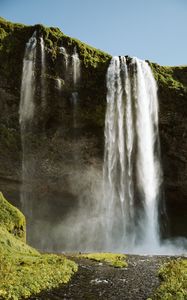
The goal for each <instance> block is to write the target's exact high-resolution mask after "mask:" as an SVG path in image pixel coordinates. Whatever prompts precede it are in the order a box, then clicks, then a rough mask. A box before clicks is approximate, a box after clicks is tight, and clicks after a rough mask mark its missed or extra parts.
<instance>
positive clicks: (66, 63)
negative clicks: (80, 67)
mask: <svg viewBox="0 0 187 300" xmlns="http://www.w3.org/2000/svg"><path fill="white" fill-rule="evenodd" d="M60 53H61V54H63V57H64V61H65V67H66V70H67V69H68V64H69V55H68V53H67V51H66V49H65V48H64V47H60Z"/></svg>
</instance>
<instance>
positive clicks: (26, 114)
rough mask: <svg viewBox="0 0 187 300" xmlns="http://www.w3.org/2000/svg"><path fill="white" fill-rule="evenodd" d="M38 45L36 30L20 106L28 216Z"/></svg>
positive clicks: (23, 199) (24, 205)
mask: <svg viewBox="0 0 187 300" xmlns="http://www.w3.org/2000/svg"><path fill="white" fill-rule="evenodd" d="M36 45H37V39H36V32H34V34H33V36H32V37H31V38H30V39H29V41H28V43H27V44H26V47H25V54H24V58H23V71H22V83H21V100H20V107H19V122H20V126H21V141H22V152H23V157H22V189H21V204H22V209H23V211H24V213H25V214H26V215H27V216H28V215H30V214H31V210H30V205H31V201H32V199H29V195H30V194H31V189H32V188H31V186H30V184H29V181H30V179H31V178H32V172H31V170H30V168H29V166H30V164H31V161H30V158H29V155H28V147H29V146H28V141H29V138H30V137H31V135H32V120H33V116H34V108H35V105H34V94H35V65H36ZM29 200H30V201H29Z"/></svg>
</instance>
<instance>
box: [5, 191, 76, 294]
mask: <svg viewBox="0 0 187 300" xmlns="http://www.w3.org/2000/svg"><path fill="white" fill-rule="evenodd" d="M15 225H16V226H20V225H21V226H25V218H24V216H23V215H22V214H21V212H19V210H17V209H16V208H14V207H13V206H12V205H11V204H9V203H8V202H7V201H6V200H5V199H4V197H3V195H2V193H0V299H10V300H11V299H12V300H18V299H26V298H28V297H29V296H31V295H32V294H37V293H39V292H40V291H42V290H44V289H51V288H54V287H57V286H58V285H59V284H61V283H66V282H68V281H69V280H70V278H71V275H72V274H73V273H74V272H76V271H77V265H76V264H75V263H74V262H72V261H70V260H68V259H66V258H65V257H64V256H57V255H49V254H40V253H39V252H38V251H36V250H35V249H33V248H32V247H30V246H28V245H26V244H25V243H24V242H23V241H22V240H21V239H23V237H20V234H18V233H17V232H15V231H14V230H13V228H15Z"/></svg>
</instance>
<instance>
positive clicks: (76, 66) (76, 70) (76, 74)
mask: <svg viewBox="0 0 187 300" xmlns="http://www.w3.org/2000/svg"><path fill="white" fill-rule="evenodd" d="M72 69H73V84H74V86H76V85H77V83H78V81H79V79H80V59H79V55H78V53H77V49H76V47H75V48H74V53H73V55H72Z"/></svg>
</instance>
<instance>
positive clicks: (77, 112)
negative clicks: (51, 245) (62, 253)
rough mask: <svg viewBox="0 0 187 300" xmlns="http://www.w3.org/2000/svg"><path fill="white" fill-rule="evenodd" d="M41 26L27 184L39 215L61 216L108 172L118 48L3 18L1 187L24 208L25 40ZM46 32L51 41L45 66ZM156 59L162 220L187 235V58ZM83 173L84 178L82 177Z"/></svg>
mask: <svg viewBox="0 0 187 300" xmlns="http://www.w3.org/2000/svg"><path fill="white" fill-rule="evenodd" d="M34 32H36V33H35V34H36V39H37V41H38V47H37V52H36V74H35V77H36V88H35V113H34V117H33V120H32V126H31V127H32V128H30V129H29V130H28V132H27V143H26V145H27V163H28V166H29V174H30V182H32V185H31V184H30V182H28V183H27V185H28V190H29V189H30V193H32V198H33V199H34V201H33V203H32V210H33V211H34V212H35V219H36V222H37V220H38V221H40V220H43V222H45V220H46V219H48V220H49V219H50V222H51V223H53V224H54V223H56V224H58V221H59V220H60V219H61V218H62V217H64V218H66V216H67V215H68V213H69V212H70V211H72V210H73V209H75V210H76V208H77V207H78V205H79V204H78V201H77V197H78V195H80V194H81V195H82V198H83V200H82V201H84V192H85V189H86V190H88V189H89V190H90V197H92V194H91V189H92V182H93V181H95V180H98V178H99V176H97V172H98V173H99V174H100V173H101V172H102V163H103V151H104V122H105V109H106V71H107V68H108V65H109V62H110V60H111V56H110V55H109V54H107V53H104V52H102V51H100V50H97V49H94V48H92V47H90V46H88V45H86V44H84V43H82V42H80V41H78V40H76V39H73V38H70V37H68V36H66V35H65V34H64V33H62V32H61V31H60V30H59V29H58V28H52V27H51V28H47V27H44V26H42V25H35V26H24V25H22V24H13V23H10V22H7V21H6V20H4V19H2V18H1V19H0V111H1V114H0V165H1V169H0V190H1V191H2V192H3V193H4V195H5V196H6V197H7V198H9V199H13V200H12V201H13V204H14V205H16V206H17V207H18V208H20V207H21V202H20V201H21V200H20V190H21V183H22V141H21V131H20V123H19V105H20V90H21V78H22V69H23V57H24V52H25V45H26V43H27V42H28V40H29V39H30V37H31V36H32V35H33V33H34ZM41 37H42V38H43V41H44V47H45V69H44V71H43V72H42V71H41V65H42V61H41V47H39V40H40V38H41ZM62 49H65V50H66V55H65V54H64V52H63V51H62ZM75 50H76V53H77V54H78V56H79V59H80V68H81V72H80V78H79V80H78V82H77V83H76V85H75V84H74V83H73V79H72V76H73V75H72V74H73V67H72V65H71V59H72V55H73V53H74V52H75ZM127 60H129V61H130V57H127ZM149 64H150V66H151V68H152V71H153V74H154V76H155V79H156V81H157V84H158V97H159V130H160V144H161V156H162V167H163V177H164V185H163V197H164V199H165V208H166V211H167V215H168V217H167V219H168V220H162V221H163V223H165V222H168V224H169V225H168V226H167V228H168V230H167V231H165V232H164V233H163V235H165V236H168V235H171V236H186V235H187V232H186V229H185V222H186V220H185V211H186V209H187V201H186V200H187V66H179V67H164V66H159V65H158V64H156V63H152V62H149ZM42 85H44V86H45V97H44V95H43V92H42V90H41V86H42ZM75 95H77V96H76V97H77V99H78V101H77V103H76V109H75V105H74V104H75V103H74V96H75ZM43 98H45V101H43ZM90 170H92V171H90ZM79 181H80V182H81V184H77V182H79ZM84 183H85V184H84ZM88 187H89V188H88ZM33 195H35V196H34V197H33ZM164 218H165V217H164ZM50 222H49V223H50ZM49 223H46V227H47V226H48V224H49ZM49 225H50V224H49ZM33 228H34V229H33V230H35V227H33ZM39 240H40V235H38V240H37V234H36V235H35V240H34V243H35V244H36V245H37V244H38V243H39ZM41 247H42V246H41Z"/></svg>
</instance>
